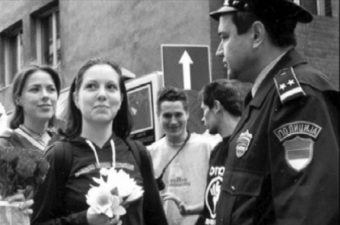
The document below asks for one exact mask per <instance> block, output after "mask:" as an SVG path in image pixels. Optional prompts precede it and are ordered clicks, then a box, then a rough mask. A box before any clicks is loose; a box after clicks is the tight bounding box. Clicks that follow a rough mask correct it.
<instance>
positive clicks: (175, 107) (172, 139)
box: [148, 87, 215, 225]
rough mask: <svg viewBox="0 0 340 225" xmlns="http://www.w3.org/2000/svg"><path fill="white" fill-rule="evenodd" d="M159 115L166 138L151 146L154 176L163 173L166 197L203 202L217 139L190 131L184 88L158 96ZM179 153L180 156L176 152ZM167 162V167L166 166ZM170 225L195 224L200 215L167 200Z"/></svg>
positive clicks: (165, 89)
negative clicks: (185, 213) (183, 210)
mask: <svg viewBox="0 0 340 225" xmlns="http://www.w3.org/2000/svg"><path fill="white" fill-rule="evenodd" d="M157 110H158V118H159V122H160V124H161V127H162V129H163V131H164V133H165V137H163V138H161V139H160V140H158V141H157V142H155V143H153V144H152V145H150V146H148V149H149V150H150V153H151V156H152V160H153V165H154V170H155V176H156V178H159V177H160V176H161V175H162V172H163V170H164V168H165V167H166V168H165V170H164V174H163V176H162V179H160V180H162V181H163V182H164V185H165V188H164V190H161V194H162V196H163V197H166V196H167V195H169V194H175V195H177V196H179V197H180V198H181V199H182V200H183V201H184V202H185V203H187V204H190V205H191V204H198V203H200V202H202V200H203V196H204V189H205V186H206V176H207V171H208V164H209V156H210V152H211V150H212V149H213V147H214V144H215V143H214V142H212V141H211V140H209V138H208V137H205V136H203V135H200V134H195V133H191V134H190V133H189V132H188V131H187V123H188V119H189V109H188V97H187V95H186V94H185V92H184V91H183V90H179V89H176V88H173V87H169V88H164V89H162V90H161V91H160V92H159V95H158V99H157ZM176 154H177V155H176ZM167 164H168V166H167ZM164 209H165V213H166V215H167V219H168V222H169V225H192V224H194V223H195V222H196V220H197V218H198V216H197V215H190V216H182V215H181V214H180V213H179V211H178V209H177V206H176V204H175V203H174V202H173V201H164Z"/></svg>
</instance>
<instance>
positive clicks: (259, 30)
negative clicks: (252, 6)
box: [251, 21, 266, 48]
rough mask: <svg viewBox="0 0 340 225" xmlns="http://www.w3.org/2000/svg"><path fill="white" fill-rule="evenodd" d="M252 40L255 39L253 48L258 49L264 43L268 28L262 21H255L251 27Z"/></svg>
mask: <svg viewBox="0 0 340 225" xmlns="http://www.w3.org/2000/svg"><path fill="white" fill-rule="evenodd" d="M251 31H252V38H253V47H254V48H258V47H259V46H261V44H262V43H263V40H264V37H265V34H266V28H265V27H264V25H263V23H262V22H260V21H255V22H254V23H253V25H252V27H251Z"/></svg>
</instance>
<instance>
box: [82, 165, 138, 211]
mask: <svg viewBox="0 0 340 225" xmlns="http://www.w3.org/2000/svg"><path fill="white" fill-rule="evenodd" d="M100 174H101V177H100V178H93V180H94V181H95V182H96V183H98V184H99V187H93V188H91V189H90V190H89V192H88V195H87V196H86V197H87V203H88V204H89V205H90V206H91V209H92V208H93V211H94V212H96V213H104V214H106V215H107V216H109V217H112V215H123V214H125V213H126V211H125V209H124V208H123V207H121V206H120V204H122V201H123V200H124V203H128V202H133V201H135V200H137V199H138V198H140V197H141V196H142V195H143V193H144V191H143V190H142V188H141V187H140V186H138V185H137V183H136V181H135V180H134V179H132V178H131V177H130V176H129V175H128V174H127V173H125V172H124V171H123V170H119V171H118V172H117V171H116V170H115V169H114V168H110V169H106V168H102V169H101V170H100ZM103 176H105V177H107V182H105V180H104V179H103ZM117 200H118V201H117ZM118 206H119V207H118ZM122 209H123V210H124V211H123V210H122ZM111 211H112V212H111Z"/></svg>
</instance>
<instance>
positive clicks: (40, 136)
mask: <svg viewBox="0 0 340 225" xmlns="http://www.w3.org/2000/svg"><path fill="white" fill-rule="evenodd" d="M19 128H20V129H21V130H22V131H23V132H25V133H26V134H27V135H29V136H30V137H31V138H33V139H34V140H36V141H37V142H38V143H39V144H41V145H43V146H45V141H44V140H43V136H44V134H45V133H46V130H45V131H44V132H42V133H37V132H35V131H33V130H31V129H29V128H28V127H26V126H25V125H24V124H21V125H20V126H19Z"/></svg>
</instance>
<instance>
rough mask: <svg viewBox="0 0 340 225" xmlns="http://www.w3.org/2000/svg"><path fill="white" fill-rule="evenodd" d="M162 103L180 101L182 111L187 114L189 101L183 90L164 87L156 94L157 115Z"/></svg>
mask: <svg viewBox="0 0 340 225" xmlns="http://www.w3.org/2000/svg"><path fill="white" fill-rule="evenodd" d="M164 101H170V102H175V101H181V102H182V103H183V107H184V110H185V111H187V112H188V110H189V101H188V96H187V94H186V93H185V91H184V90H181V89H178V88H175V87H164V88H162V89H161V90H159V92H158V98H157V112H158V114H159V112H160V107H161V104H162V102H164Z"/></svg>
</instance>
